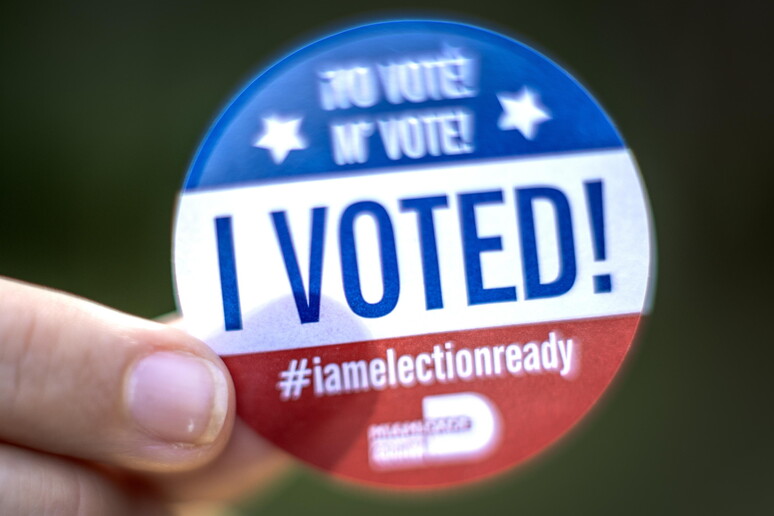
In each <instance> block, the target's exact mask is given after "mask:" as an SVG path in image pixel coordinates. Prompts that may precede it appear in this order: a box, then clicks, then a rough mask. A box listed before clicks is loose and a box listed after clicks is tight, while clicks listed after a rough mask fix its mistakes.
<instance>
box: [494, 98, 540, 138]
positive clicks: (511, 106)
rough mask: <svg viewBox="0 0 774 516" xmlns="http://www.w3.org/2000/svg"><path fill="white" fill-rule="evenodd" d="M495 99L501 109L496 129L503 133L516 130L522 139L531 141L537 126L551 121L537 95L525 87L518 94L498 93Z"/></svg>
mask: <svg viewBox="0 0 774 516" xmlns="http://www.w3.org/2000/svg"><path fill="white" fill-rule="evenodd" d="M497 99H498V100H499V101H500V104H501V105H502V107H503V114H502V115H500V120H498V121H497V127H499V128H500V129H502V130H503V131H508V130H511V129H518V130H519V132H521V134H522V135H524V138H526V139H528V140H533V139H534V138H535V133H536V132H537V126H538V124H542V123H543V122H545V121H546V120H551V115H550V113H549V111H548V109H546V107H545V106H544V105H542V104H541V103H540V97H539V96H538V94H537V93H535V92H534V91H532V90H531V89H529V88H527V87H526V86H524V87H523V88H522V89H521V91H519V92H518V93H498V94H497Z"/></svg>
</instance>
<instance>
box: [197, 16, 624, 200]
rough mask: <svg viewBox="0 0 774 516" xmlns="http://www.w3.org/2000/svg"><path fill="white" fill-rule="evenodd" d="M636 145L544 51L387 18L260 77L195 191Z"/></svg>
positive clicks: (223, 132) (234, 112)
mask: <svg viewBox="0 0 774 516" xmlns="http://www.w3.org/2000/svg"><path fill="white" fill-rule="evenodd" d="M623 146H624V143H623V141H622V139H621V137H620V136H619V134H618V133H617V131H616V129H615V127H614V126H613V125H612V123H611V122H610V121H609V119H608V118H607V116H606V115H605V114H604V112H603V111H602V109H601V108H600V107H599V106H598V105H597V103H596V102H595V101H594V100H593V99H592V98H591V97H590V96H589V94H588V93H587V92H586V91H585V90H584V89H583V88H582V87H581V86H580V85H579V84H578V83H577V82H576V81H575V80H574V79H573V78H571V77H570V76H569V75H568V74H566V73H565V72H564V71H563V70H562V69H560V68H559V67H558V66H557V65H555V64H554V63H553V62H551V61H550V60H549V59H547V58H545V57H544V56H542V55H540V54H538V53H537V52H535V51H534V50H531V49H530V48H528V47H526V46H524V45H522V44H520V43H518V42H516V41H513V40H511V39H508V38H505V37H503V36H500V35H498V34H495V33H492V32H489V31H486V30H483V29H479V28H475V27H471V26H467V25H462V24H457V23H449V22H436V21H396V22H385V23H378V24H374V25H368V26H364V27H359V28H355V29H352V30H348V31H345V32H341V33H339V34H336V35H333V36H330V37H328V38H326V39H323V40H321V41H318V42H316V43H313V44H311V45H309V46H307V47H305V48H303V49H301V50H299V51H298V52H296V53H294V54H292V55H290V56H288V57H287V58H285V59H283V60H281V61H280V62H278V63H277V64H275V65H274V66H272V67H271V68H269V69H268V70H266V71H265V72H264V73H262V74H260V75H259V76H257V77H256V78H255V79H254V80H253V81H252V82H251V83H250V84H249V85H248V86H247V88H245V89H244V91H242V92H241V93H240V94H239V95H238V96H237V97H236V98H235V99H234V101H233V102H232V103H231V104H230V105H229V106H228V108H227V109H226V110H225V112H224V113H223V114H222V116H221V117H220V119H219V120H218V121H217V122H216V124H215V125H214V126H213V128H212V130H211V131H210V133H209V134H208V135H207V137H206V139H205V141H204V143H203V144H202V146H201V148H200V149H199V152H198V154H197V156H196V158H195V159H194V161H193V164H192V166H191V169H190V171H189V174H188V178H187V181H186V184H185V190H189V191H190V190H195V189H203V188H213V187H224V186H228V185H235V184H242V183H261V182H267V181H276V180H291V179H293V178H301V177H309V176H316V175H320V174H330V173H334V174H336V173H351V172H358V173H368V172H369V171H375V170H377V169H383V168H384V167H389V166H403V165H423V164H436V163H444V162H451V161H453V162H464V161H468V160H480V159H488V158H501V157H515V156H529V155H539V154H548V153H558V152H572V151H583V150H592V149H604V148H621V147H623Z"/></svg>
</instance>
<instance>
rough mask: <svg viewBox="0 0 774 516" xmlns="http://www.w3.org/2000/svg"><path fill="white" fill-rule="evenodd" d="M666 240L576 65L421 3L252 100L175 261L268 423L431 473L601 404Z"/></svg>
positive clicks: (199, 186)
mask: <svg viewBox="0 0 774 516" xmlns="http://www.w3.org/2000/svg"><path fill="white" fill-rule="evenodd" d="M651 253H652V251H651V230H650V226H649V216H648V207H647V201H646V198H645V195H644V192H643V188H642V185H641V182H640V178H639V174H638V172H637V167H636V164H635V162H634V159H633V156H632V155H631V153H630V152H629V150H628V149H627V148H626V146H625V144H624V142H623V140H622V139H621V137H620V135H619V134H618V132H617V131H616V129H615V127H614V126H613V125H612V123H611V122H610V121H609V119H608V118H607V116H606V115H605V114H604V112H603V111H602V110H601V108H600V107H599V106H598V105H597V104H596V102H595V101H594V100H593V99H592V98H591V97H590V96H589V95H588V93H587V92H586V91H585V90H584V89H583V88H582V87H580V86H579V85H578V83H577V82H575V81H574V80H573V79H572V78H571V77H570V76H568V75H567V74H566V73H565V72H564V71H562V70H561V69H560V68H559V67H557V66H556V65H555V64H554V63H552V62H551V61H549V60H548V59H546V58H545V57H543V56H541V55H540V54H538V53H536V52H535V51H533V50H531V49H529V48H527V47H525V46H524V45H522V44H520V43H517V42H515V41H513V40H510V39H508V38H505V37H503V36H500V35H497V34H494V33H492V32H489V31H485V30H482V29H478V28H475V27H471V26H467V25H461V24H455V23H447V22H432V21H402V22H389V23H380V24H374V25H368V26H364V27H359V28H355V29H352V30H348V31H345V32H342V33H339V34H336V35H333V36H331V37H328V38H326V39H323V40H321V41H318V42H316V43H313V44H312V45H309V46H308V47H305V48H303V49H301V50H299V51H297V52H296V53H294V54H292V55H291V56H289V57H287V58H285V59H283V60H282V61H280V62H278V63H277V64H275V65H274V66H272V67H271V68H269V69H268V70H266V71H265V72H264V73H262V74H261V75H259V76H258V77H256V78H255V79H254V80H253V81H252V82H251V83H250V84H249V85H248V86H247V88H246V89H245V90H244V91H243V92H242V93H240V95H239V96H238V97H237V98H236V99H234V101H233V102H232V103H231V105H230V106H229V107H228V108H227V109H226V110H225V111H224V113H223V114H222V115H221V117H220V119H219V120H218V121H217V122H216V123H215V125H214V126H213V127H212V129H211V130H210V133H209V134H208V135H207V137H206V139H205V141H204V142H203V144H202V146H201V147H200V149H199V152H198V154H197V156H196V158H195V159H194V161H193V163H192V165H191V168H190V170H189V173H188V177H187V179H186V182H185V185H184V188H183V192H182V194H181V197H180V202H179V208H178V215H177V222H176V230H175V277H176V285H177V293H178V299H179V303H180V307H181V310H182V313H183V316H184V319H185V323H186V326H187V329H188V330H189V331H190V332H192V333H193V334H194V335H195V336H197V337H199V338H201V339H203V340H204V341H205V342H207V343H208V344H209V345H210V346H212V347H213V349H215V351H216V352H217V353H218V354H220V355H221V356H222V357H223V360H224V362H225V363H226V365H227V366H228V367H229V370H230V371H231V374H232V377H233V379H234V383H235V388H236V391H237V410H238V413H239V415H240V416H241V417H242V418H243V419H244V420H245V421H246V422H247V424H248V425H250V426H251V427H252V428H253V429H254V430H255V431H256V432H257V433H259V434H260V435H262V436H264V437H266V438H267V439H269V440H270V441H272V442H273V443H275V444H277V445H278V446H280V447H281V448H283V449H285V450H287V451H290V452H291V453H292V454H294V455H296V456H297V457H299V458H300V459H302V460H304V461H306V462H308V463H310V464H313V465H315V466H317V467H319V468H322V469H324V470H326V471H330V472H331V473H333V474H336V475H339V476H343V477H347V478H350V479H354V480H358V481H361V482H367V483H372V484H379V485H386V486H401V487H430V486H440V485H448V484H454V483H458V482H465V481H468V480H472V479H478V478H483V477H486V476H489V475H492V474H494V473H497V472H500V471H503V470H505V469H507V468H509V467H512V466H514V465H516V464H518V463H520V462H522V461H524V460H525V459H527V458H529V457H530V456H532V455H534V454H535V453H537V452H539V451H540V450H542V449H544V448H545V447H546V446H548V445H549V444H551V443H552V442H554V441H555V440H556V439H558V438H559V437H560V436H561V435H563V434H564V433H565V432H566V431H567V430H568V429H569V428H570V427H571V426H572V425H573V424H574V423H575V422H577V421H578V419H579V418H581V417H582V416H583V415H584V414H585V413H586V412H587V411H588V410H589V408H590V407H591V406H592V405H593V404H594V403H595V402H596V400H597V399H598V398H599V396H600V395H601V394H602V393H603V392H604V390H605V388H606V387H607V385H608V384H609V382H610V381H611V379H612V378H613V376H614V375H615V373H616V371H617V370H618V368H619V366H620V364H621V362H622V360H623V359H624V357H625V355H626V352H627V351H628V349H629V346H630V344H631V342H632V339H633V338H634V335H635V332H636V329H637V326H638V324H639V322H640V320H641V318H642V316H643V314H645V313H646V312H647V310H648V308H649V307H648V299H649V298H648V288H649V286H650V284H651V282H652V265H651Z"/></svg>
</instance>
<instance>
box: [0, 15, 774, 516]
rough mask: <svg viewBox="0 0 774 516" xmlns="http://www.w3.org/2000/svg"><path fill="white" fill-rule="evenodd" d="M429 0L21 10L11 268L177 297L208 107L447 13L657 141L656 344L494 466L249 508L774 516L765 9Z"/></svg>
mask: <svg viewBox="0 0 774 516" xmlns="http://www.w3.org/2000/svg"><path fill="white" fill-rule="evenodd" d="M425 5H426V6H428V4H425ZM417 6H418V2H400V1H393V2H383V1H377V0H374V1H370V2H363V1H360V2H353V1H340V2H321V1H318V2H308V3H299V2H295V1H293V0H285V1H282V2H260V1H252V2H247V1H239V2H232V1H220V2H203V1H196V0H189V1H185V2H183V1H179V2H176V1H139V0H136V1H133V2H105V1H71V2H51V3H46V2H16V3H14V4H13V5H8V4H7V3H6V4H4V6H3V9H2V16H0V38H1V40H2V46H1V48H2V54H1V56H0V59H2V61H1V64H0V85H1V87H2V95H0V131H1V133H0V160H1V163H2V171H1V172H0V215H1V216H2V218H1V219H0V274H2V275H6V276H11V277H16V278H20V279H23V280H27V281H31V282H35V283H41V284H44V285H49V286H52V287H55V288H59V289H63V290H67V291H70V292H74V293H76V294H79V295H82V296H85V297H88V298H91V299H94V300H97V301H99V302H102V303H105V304H107V305H110V306H114V307H116V308H119V309H122V310H125V311H128V312H131V313H135V314H139V315H142V316H147V317H152V316H157V315H159V314H162V313H166V312H169V311H172V310H174V308H175V301H174V296H173V287H172V280H171V276H172V275H171V266H170V241H171V227H172V220H173V211H174V206H175V198H176V192H177V190H178V188H179V185H180V184H181V182H182V179H183V176H184V174H185V171H186V168H187V166H188V163H189V160H190V159H191V157H192V155H193V153H194V151H195V149H196V147H197V144H198V142H199V140H200V138H201V137H202V135H203V134H204V132H205V131H206V129H207V127H208V126H209V124H210V122H211V121H212V119H213V118H214V117H215V116H216V114H217V113H218V112H219V111H220V109H221V108H222V107H223V106H224V104H225V102H226V101H227V100H228V99H229V98H230V97H231V96H232V95H233V94H234V93H235V92H236V91H237V90H238V89H239V88H240V86H241V85H242V84H243V83H244V82H245V81H246V80H247V79H248V78H249V77H250V76H251V75H252V73H253V72H255V71H257V70H260V69H261V67H262V66H264V65H265V64H267V63H268V62H270V60H272V59H274V58H275V57H280V56H281V55H283V54H284V53H285V52H287V51H288V50H291V49H292V48H294V47H296V46H298V45H300V44H302V43H303V42H304V41H306V40H307V39H309V38H310V37H316V36H318V35H320V34H321V32H325V31H326V30H327V29H336V28H340V27H342V26H346V25H348V24H351V23H355V22H359V21H361V20H363V19H364V18H365V19H380V18H395V17H401V16H402V15H406V14H407V13H409V14H413V15H428V14H429V15H434V16H440V17H445V18H450V19H456V20H468V21H471V22H473V23H478V24H482V25H485V26H489V27H491V28H494V29H496V30H500V31H502V32H506V33H508V34H511V35H513V36H515V37H517V38H519V39H522V40H523V41H525V42H527V43H528V44H531V45H533V46H535V47H536V48H538V49H539V50H541V51H543V52H544V53H546V54H548V55H549V56H551V57H553V58H554V59H555V60H557V61H558V62H559V63H561V64H562V65H563V66H564V67H566V68H567V69H568V70H570V71H571V72H572V73H573V74H574V75H575V76H576V77H577V78H579V79H580V80H581V82H582V83H583V84H585V85H586V86H587V87H588V88H589V89H590V90H591V91H592V92H593V94H594V95H595V96H596V97H597V99H598V100H599V101H600V102H601V103H602V104H603V106H604V107H605V108H606V110H607V111H608V113H609V114H610V115H611V116H612V117H613V119H614V120H615V121H616V122H617V124H618V126H619V129H620V130H621V132H622V134H623V135H624V137H625V138H626V139H627V141H628V143H629V145H630V147H631V148H632V149H633V150H634V152H635V154H636V155H637V158H638V160H639V163H640V167H641V170H642V175H643V176H644V179H645V182H646V184H647V187H648V190H649V194H650V199H651V203H652V207H653V212H654V217H655V222H656V229H657V236H658V254H659V276H658V290H657V296H656V303H655V311H654V312H653V315H652V318H651V320H650V322H649V324H648V325H647V327H646V328H645V331H644V332H643V336H642V338H641V339H640V341H639V343H638V345H637V347H636V348H635V350H634V352H633V353H632V354H631V355H630V357H629V359H628V362H627V364H626V366H625V368H624V369H623V371H622V373H621V374H620V375H619V377H618V379H617V381H616V382H615V384H614V386H613V388H612V389H611V390H610V391H609V393H608V394H607V395H606V397H605V398H604V399H603V401H602V402H601V403H600V404H599V405H598V407H597V408H596V409H595V410H594V411H593V412H592V413H591V414H590V416H588V417H587V419H586V420H585V421H584V422H583V424H581V425H580V426H579V427H578V428H577V429H576V430H575V431H574V432H573V433H572V434H571V435H570V436H569V437H568V438H565V439H564V440H562V441H561V442H560V443H559V444H558V445H556V446H554V447H553V448H552V449H550V450H549V451H548V452H547V453H544V454H543V455H542V456H541V457H540V458H539V459H537V460H534V461H532V462H530V463H528V464H527V465H526V466H522V467H521V468H518V469H516V470H514V471H513V472H511V473H509V474H506V475H503V476H501V477H499V478H497V479H495V480H494V481H491V482H488V483H484V484H480V485H476V486H474V487H471V488H465V489H457V490H454V491H444V492H440V493H435V494H433V495H430V496H421V497H416V496H411V497H406V496H402V495H400V494H396V493H391V492H372V491H364V490H362V489H359V488H353V487H351V486H346V485H342V484H341V483H338V482H334V481H331V480H329V479H327V478H326V477H325V476H323V475H321V474H319V473H317V472H315V471H312V470H309V469H306V468H305V467H303V466H296V467H295V468H294V470H293V472H291V474H290V475H289V476H288V477H287V478H285V479H284V480H281V481H279V482H278V483H277V484H276V485H275V486H273V487H272V488H271V489H270V490H268V492H265V493H263V494H261V495H260V496H253V497H250V498H248V499H247V500H244V501H242V502H240V503H239V504H238V505H237V506H236V508H235V511H236V513H237V514H244V515H249V514H263V515H275V514H277V515H285V514H309V513H317V514H335V515H337V516H345V515H361V514H364V513H366V514H369V515H370V516H378V515H389V516H394V515H395V514H401V515H402V516H409V515H415V514H416V515H422V516H431V515H441V514H443V515H447V516H448V515H463V514H465V515H467V514H472V513H481V514H530V515H531V514H644V515H645V514H647V515H651V514H772V513H774V472H773V470H772V468H773V466H772V464H773V463H774V444H772V437H774V424H772V423H773V422H774V417H773V416H772V407H773V406H774V396H773V394H774V389H773V388H772V380H773V378H774V375H773V374H772V370H774V362H773V360H774V353H772V347H774V339H772V336H771V334H770V333H769V332H771V331H772V324H771V319H772V315H771V312H772V308H774V302H772V290H771V288H772V282H771V276H772V253H771V251H770V250H769V248H770V246H769V245H768V244H769V243H770V242H771V241H772V237H773V236H774V231H773V230H772V222H773V221H774V217H773V216H772V215H773V213H772V211H773V210H772V201H773V200H774V195H773V194H772V188H774V181H772V174H773V173H774V167H772V166H771V154H772V149H774V145H772V143H771V139H772V137H774V131H772V123H773V122H774V116H772V115H774V112H773V111H774V110H773V109H772V103H771V101H770V96H771V89H772V84H773V83H772V73H771V69H772V66H771V53H772V50H774V45H772V41H773V39H772V37H771V33H772V32H774V24H772V19H773V18H772V16H771V13H770V10H769V9H768V6H767V3H766V2H758V3H754V2H748V1H740V0H735V1H733V2H725V3H720V2H693V1H685V2H680V1H674V0H673V1H669V2H662V1H657V0H654V1H642V2H622V1H620V0H618V1H572V0H567V1H559V0H542V1H540V2H537V1H534V0H533V1H521V0H512V1H510V2H503V1H502V0H500V1H489V0H475V1H473V2H470V1H469V2H462V1H457V0H449V1H447V2H445V3H444V5H443V10H442V11H438V10H434V11H427V10H417ZM407 9H411V10H407Z"/></svg>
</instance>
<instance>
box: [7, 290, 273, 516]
mask: <svg viewBox="0 0 774 516" xmlns="http://www.w3.org/2000/svg"><path fill="white" fill-rule="evenodd" d="M0 415H1V417H0V514H8V515H16V514H36V515H38V514H62V515H69V514H73V515H75V514H77V515H79V516H80V515H105V514H111V515H122V514H127V515H129V514H132V515H137V514H143V515H153V514H168V513H169V510H170V506H169V503H170V502H175V501H185V500H191V499H201V498H214V497H219V498H220V497H224V496H225V497H228V496H233V495H235V494H237V493H238V492H240V491H242V490H244V489H245V488H248V487H253V486H255V485H259V484H260V483H261V482H262V481H265V480H266V479H267V478H268V477H269V476H272V475H274V474H276V473H277V472H278V471H279V470H280V469H282V467H283V465H284V464H285V462H286V460H285V458H284V456H283V455H282V454H280V453H279V452H277V451H275V450H274V449H273V448H272V447H271V446H270V445H268V444H267V443H265V442H264V441H262V440H261V439H260V438H258V437H257V436H256V435H255V434H254V433H253V432H252V430H250V429H249V428H247V427H246V426H245V425H244V424H243V423H241V421H239V420H238V419H235V408H234V388H233V384H232V382H231V378H230V376H229V374H228V370H227V369H226V367H225V365H224V364H223V362H222V361H221V360H220V359H219V358H218V356H217V355H216V354H215V353H214V352H213V351H212V350H211V349H209V348H208V347H207V346H206V345H205V344H204V343H202V342H200V341H198V340H196V339H194V338H193V337H191V336H189V335H187V334H186V333H184V332H183V331H181V330H178V329H176V328H174V327H172V326H168V325H163V324H159V323H155V322H151V321H146V320H144V319H140V318H137V317H133V316H130V315H126V314H123V313H120V312H117V311H114V310H111V309H109V308H106V307H103V306H100V305H97V304H94V303H91V302H88V301H85V300H82V299H79V298H76V297H73V296H69V295H66V294H62V293H58V292H52V291H48V290H45V289H41V288H38V287H33V286H30V285H26V284H23V283H18V282H15V281H10V280H5V279H2V278H0Z"/></svg>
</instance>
